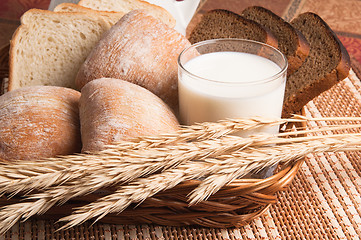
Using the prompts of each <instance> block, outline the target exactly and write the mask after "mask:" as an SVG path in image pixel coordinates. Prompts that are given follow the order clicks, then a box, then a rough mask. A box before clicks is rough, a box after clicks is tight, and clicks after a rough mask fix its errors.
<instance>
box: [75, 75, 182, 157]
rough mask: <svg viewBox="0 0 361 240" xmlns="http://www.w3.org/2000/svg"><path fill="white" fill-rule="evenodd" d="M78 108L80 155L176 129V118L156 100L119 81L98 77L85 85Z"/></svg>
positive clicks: (133, 85) (141, 90)
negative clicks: (80, 137)
mask: <svg viewBox="0 0 361 240" xmlns="http://www.w3.org/2000/svg"><path fill="white" fill-rule="evenodd" d="M79 109H80V123H81V136H82V142H83V149H82V151H83V152H92V151H98V150H102V149H104V146H105V145H107V144H111V143H115V142H119V141H121V140H129V139H131V138H135V137H139V136H146V135H155V134H160V133H168V132H173V131H175V130H177V128H178V122H177V119H176V118H175V116H174V115H173V113H172V112H171V110H170V109H169V107H168V106H167V105H166V104H165V103H164V102H163V101H162V100H161V99H160V98H158V97H157V96H155V95H154V94H153V93H151V92H150V91H148V90H146V89H144V88H142V87H140V86H137V85H135V84H132V83H129V82H127V81H123V80H119V79H110V78H101V79H96V80H94V81H91V82H89V83H88V84H86V85H85V86H84V87H83V89H82V90H81V98H80V105H79Z"/></svg>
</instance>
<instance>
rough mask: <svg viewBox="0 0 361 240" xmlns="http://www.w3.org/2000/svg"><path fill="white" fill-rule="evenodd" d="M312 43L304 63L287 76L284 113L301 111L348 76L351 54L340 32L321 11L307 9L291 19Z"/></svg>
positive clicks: (285, 115)
mask: <svg viewBox="0 0 361 240" xmlns="http://www.w3.org/2000/svg"><path fill="white" fill-rule="evenodd" d="M291 24H292V25H293V26H294V27H295V28H297V29H298V30H299V31H300V32H301V33H302V34H303V35H304V36H305V37H306V39H307V40H308V42H309V43H310V44H311V50H310V54H309V56H308V57H307V58H306V61H305V62H304V64H303V65H302V66H301V67H300V68H299V69H298V70H297V71H296V72H295V73H294V74H293V75H291V76H290V77H289V78H288V79H287V85H286V93H285V102H284V109H283V116H284V117H288V116H290V115H291V114H292V113H296V112H299V111H300V110H301V108H302V107H303V106H304V105H306V104H307V103H308V102H309V101H310V100H312V99H313V98H315V97H316V96H318V95H319V94H321V93H322V92H324V91H326V90H328V89H330V88H331V87H332V86H334V85H335V84H336V83H338V82H339V81H341V80H343V79H345V78H346V77H347V76H348V74H349V71H350V56H349V54H348V53H347V50H346V48H345V47H344V46H343V45H342V43H341V41H340V40H339V39H338V37H337V36H336V34H335V33H334V32H333V31H332V30H331V28H330V27H329V26H328V25H327V23H326V22H325V21H324V20H323V19H322V18H321V17H320V16H318V15H317V14H315V13H311V12H307V13H303V14H300V15H299V16H298V17H297V18H295V19H293V20H292V21H291Z"/></svg>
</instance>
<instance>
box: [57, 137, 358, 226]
mask: <svg viewBox="0 0 361 240" xmlns="http://www.w3.org/2000/svg"><path fill="white" fill-rule="evenodd" d="M338 138H339V137H338ZM360 143H361V136H360V135H357V136H347V137H343V138H340V139H337V138H329V139H326V140H312V141H308V142H302V143H292V144H285V145H282V146H263V147H259V148H252V149H246V150H242V151H235V152H234V153H232V154H231V155H223V156H220V157H219V158H216V159H213V158H209V159H208V158H207V159H204V162H203V163H201V166H199V164H200V163H198V162H189V163H186V164H184V165H180V167H179V168H177V169H169V170H166V171H164V172H163V173H160V174H157V175H153V176H150V177H148V178H144V179H139V180H137V181H135V182H132V183H131V184H130V185H126V186H121V187H120V188H119V189H118V190H117V191H116V192H115V193H113V194H110V195H108V196H105V197H103V198H101V199H99V200H97V201H95V202H93V203H90V204H88V205H86V206H84V207H81V208H80V209H78V210H77V211H75V212H74V213H73V214H72V215H70V216H67V217H65V218H63V219H61V221H68V223H67V224H65V225H64V226H63V227H62V228H70V227H73V226H76V225H78V224H81V223H83V222H85V221H87V220H89V219H91V218H94V217H97V219H96V220H99V219H101V218H102V217H104V216H105V215H107V214H109V213H114V212H116V213H119V212H122V211H123V210H124V209H126V208H127V207H128V206H129V205H130V204H132V203H139V202H142V201H144V200H145V199H147V198H149V197H151V196H153V195H155V194H156V193H158V192H160V191H164V190H167V189H170V188H173V187H174V186H175V185H177V184H179V183H181V182H184V181H187V180H191V179H195V178H200V177H205V176H207V175H208V177H206V179H205V180H204V181H202V183H201V184H200V185H199V186H198V187H197V188H196V189H195V190H194V191H193V192H192V193H191V195H190V205H192V204H196V203H198V202H200V201H204V200H206V199H207V198H208V197H209V196H211V195H213V194H215V193H216V192H217V191H218V190H219V189H220V188H222V187H223V186H225V185H227V184H229V183H230V182H232V181H233V180H234V179H237V178H240V177H243V176H245V175H246V174H247V173H250V172H254V171H257V170H260V169H264V168H266V167H269V166H273V165H275V164H279V163H284V164H288V163H289V162H291V161H296V160H299V159H301V158H303V157H305V156H306V155H308V154H310V153H318V152H329V151H340V150H360V149H361V146H360ZM199 169H202V171H200V170H199Z"/></svg>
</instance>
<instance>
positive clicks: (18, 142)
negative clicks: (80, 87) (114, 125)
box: [0, 86, 81, 160]
mask: <svg viewBox="0 0 361 240" xmlns="http://www.w3.org/2000/svg"><path fill="white" fill-rule="evenodd" d="M79 98H80V92H78V91H75V90H73V89H69V88H63V87H55V86H33V87H24V88H19V89H16V90H13V91H10V92H7V93H5V94H4V95H2V96H0V158H1V159H6V160H35V159H40V158H47V157H55V156H57V155H67V154H73V153H77V152H80V150H81V140H80V123H79V110H78V104H79Z"/></svg>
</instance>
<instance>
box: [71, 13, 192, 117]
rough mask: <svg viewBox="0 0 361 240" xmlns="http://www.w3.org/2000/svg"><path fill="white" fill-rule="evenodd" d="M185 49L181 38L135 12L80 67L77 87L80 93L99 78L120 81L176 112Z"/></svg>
mask: <svg viewBox="0 0 361 240" xmlns="http://www.w3.org/2000/svg"><path fill="white" fill-rule="evenodd" d="M188 46H190V43H189V41H188V40H187V39H186V38H185V37H184V36H183V35H182V34H180V33H178V32H177V31H175V30H174V29H171V28H169V27H168V26H167V25H165V24H164V23H162V22H160V21H159V20H158V19H155V18H153V17H152V16H151V15H149V14H148V13H146V12H145V11H143V10H134V11H132V12H130V13H128V14H126V15H125V16H124V17H123V18H121V19H120V20H119V22H117V24H115V25H114V26H113V27H112V28H111V29H110V30H109V31H108V32H107V33H106V34H104V36H103V38H102V39H101V40H100V41H99V43H98V44H97V45H96V46H95V47H94V49H93V51H92V52H91V53H90V54H89V56H88V57H87V59H86V61H85V62H84V64H83V65H82V66H81V68H80V70H79V73H78V75H77V77H76V85H77V87H78V89H81V88H82V87H83V86H84V85H85V84H86V83H87V82H90V81H92V80H94V79H97V78H102V77H107V78H118V79H123V80H125V81H129V82H132V83H135V84H137V85H140V86H142V87H144V88H146V89H148V90H149V91H151V92H153V93H154V94H155V95H157V96H158V97H160V98H161V99H162V100H163V101H165V102H166V103H167V104H168V105H169V106H170V107H171V108H172V109H173V110H174V111H177V108H178V90H177V79H178V77H177V71H178V69H177V68H178V65H177V58H178V55H179V54H180V52H181V51H182V50H183V49H184V48H186V47H188Z"/></svg>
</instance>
